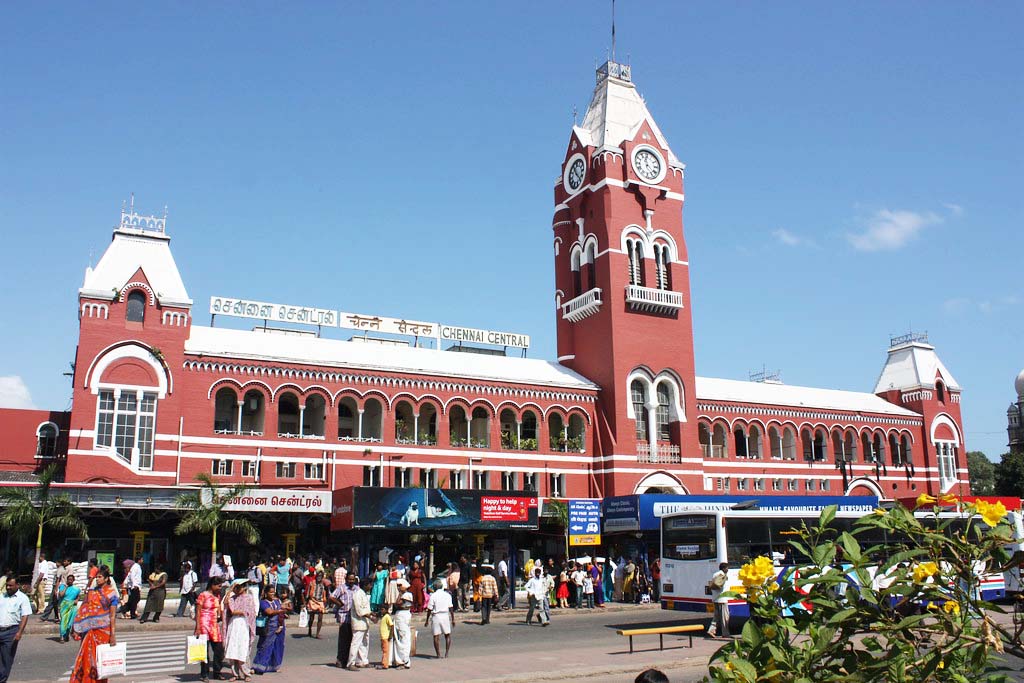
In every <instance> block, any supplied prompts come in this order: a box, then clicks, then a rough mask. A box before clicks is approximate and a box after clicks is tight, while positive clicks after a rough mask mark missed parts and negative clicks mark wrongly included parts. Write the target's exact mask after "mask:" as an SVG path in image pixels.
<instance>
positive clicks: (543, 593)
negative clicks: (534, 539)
mask: <svg viewBox="0 0 1024 683" xmlns="http://www.w3.org/2000/svg"><path fill="white" fill-rule="evenodd" d="M547 594H548V582H547V581H546V580H545V579H544V577H543V576H541V570H540V567H534V568H533V576H532V577H530V580H529V581H527V582H526V597H527V599H528V600H529V601H530V608H529V609H528V610H526V625H527V626H529V625H530V624H531V622H532V621H533V612H534V610H537V614H538V616H539V617H540V625H541V626H547V625H548V615H547V614H546V613H545V612H544V600H545V598H546V597H547Z"/></svg>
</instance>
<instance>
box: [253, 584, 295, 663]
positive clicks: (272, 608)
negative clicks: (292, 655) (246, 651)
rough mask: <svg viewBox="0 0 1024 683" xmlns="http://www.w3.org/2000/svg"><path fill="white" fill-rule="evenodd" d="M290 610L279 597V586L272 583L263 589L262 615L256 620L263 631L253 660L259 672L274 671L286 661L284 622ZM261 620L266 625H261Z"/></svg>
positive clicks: (258, 627)
mask: <svg viewBox="0 0 1024 683" xmlns="http://www.w3.org/2000/svg"><path fill="white" fill-rule="evenodd" d="M287 615H288V610H287V609H286V608H285V606H284V605H283V604H281V601H280V600H278V599H277V587H276V586H275V585H274V584H270V585H268V586H266V587H265V588H264V589H263V599H262V600H261V601H260V616H259V617H258V618H257V621H256V630H257V631H260V630H262V631H263V634H262V635H260V639H259V641H257V643H256V656H255V657H253V660H252V668H253V670H254V671H255V672H256V673H258V674H265V673H272V672H275V671H279V670H280V669H281V663H282V662H283V661H284V644H285V633H284V622H285V619H286V618H287ZM261 620H262V621H263V622H264V625H262V626H261V625H260V622H261Z"/></svg>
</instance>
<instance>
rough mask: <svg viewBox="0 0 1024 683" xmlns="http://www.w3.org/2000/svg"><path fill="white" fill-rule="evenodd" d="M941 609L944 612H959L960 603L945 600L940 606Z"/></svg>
mask: <svg viewBox="0 0 1024 683" xmlns="http://www.w3.org/2000/svg"><path fill="white" fill-rule="evenodd" d="M942 611H943V612H945V613H946V614H960V603H959V602H957V601H956V600H947V601H946V603H945V604H944V605H943V606H942Z"/></svg>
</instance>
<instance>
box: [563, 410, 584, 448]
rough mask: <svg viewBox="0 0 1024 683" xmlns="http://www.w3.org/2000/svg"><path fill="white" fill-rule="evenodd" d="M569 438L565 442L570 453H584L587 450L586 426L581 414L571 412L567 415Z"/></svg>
mask: <svg viewBox="0 0 1024 683" xmlns="http://www.w3.org/2000/svg"><path fill="white" fill-rule="evenodd" d="M566 433H567V434H568V436H569V438H568V440H567V442H566V450H567V451H569V452H570V453H584V452H586V450H587V436H586V435H587V428H586V423H585V422H584V420H583V416H582V415H580V414H579V413H573V414H572V415H570V416H569V424H568V426H567V427H566Z"/></svg>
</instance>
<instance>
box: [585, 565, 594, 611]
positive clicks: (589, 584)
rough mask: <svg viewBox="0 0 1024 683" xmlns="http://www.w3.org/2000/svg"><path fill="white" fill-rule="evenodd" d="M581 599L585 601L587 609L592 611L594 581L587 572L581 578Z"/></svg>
mask: <svg viewBox="0 0 1024 683" xmlns="http://www.w3.org/2000/svg"><path fill="white" fill-rule="evenodd" d="M583 598H584V599H585V600H586V601H587V609H594V579H592V578H591V577H590V573H589V572H588V573H587V574H586V575H585V576H584V577H583Z"/></svg>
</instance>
